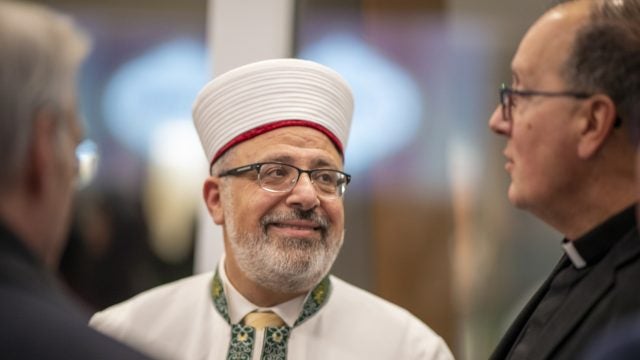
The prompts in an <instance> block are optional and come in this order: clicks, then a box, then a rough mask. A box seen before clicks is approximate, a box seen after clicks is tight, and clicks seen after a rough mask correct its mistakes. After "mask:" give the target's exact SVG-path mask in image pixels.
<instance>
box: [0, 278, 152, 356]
mask: <svg viewBox="0 0 640 360" xmlns="http://www.w3.org/2000/svg"><path fill="white" fill-rule="evenodd" d="M0 299H1V300H0V305H1V306H0V324H2V326H0V354H2V358H3V359H8V360H9V359H16V360H17V359H21V360H24V359H58V358H59V359H99V360H100V359H125V360H126V359H147V358H146V357H145V356H143V355H141V354H139V353H136V352H135V351H133V350H132V349H130V348H128V347H126V346H125V345H122V344H120V343H118V342H116V341H115V340H112V339H111V338H108V337H106V336H104V335H102V334H100V333H98V332H96V331H95V330H93V329H91V328H89V326H88V325H87V324H86V323H85V322H84V321H83V317H82V316H80V315H79V314H77V313H75V312H74V311H73V310H72V309H71V308H68V309H65V308H61V307H59V306H57V305H56V304H52V303H50V302H48V301H47V300H46V299H42V298H38V297H34V296H32V295H31V294H29V293H26V292H23V291H16V289H13V288H6V287H3V288H0Z"/></svg>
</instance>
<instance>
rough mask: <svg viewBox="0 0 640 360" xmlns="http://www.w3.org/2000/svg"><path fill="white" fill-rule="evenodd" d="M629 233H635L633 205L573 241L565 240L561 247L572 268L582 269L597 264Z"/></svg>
mask: <svg viewBox="0 0 640 360" xmlns="http://www.w3.org/2000/svg"><path fill="white" fill-rule="evenodd" d="M629 231H636V205H635V204H634V205H632V206H630V207H628V208H626V209H624V210H623V211H621V212H620V213H618V214H616V215H614V216H613V217H611V218H609V219H608V220H606V221H605V222H604V223H602V224H600V225H598V226H597V227H596V228H594V229H593V230H591V231H589V232H588V233H587V234H585V235H583V236H582V237H580V238H578V239H576V240H574V241H570V240H568V239H566V238H565V239H564V240H563V241H562V247H563V248H564V251H565V253H566V254H567V257H568V258H569V259H570V260H571V262H572V263H573V266H575V267H576V268H578V269H582V268H585V267H587V266H590V265H593V264H595V263H597V262H598V260H600V259H601V258H602V257H603V256H604V255H605V254H606V253H607V252H608V251H609V249H610V248H611V247H612V246H613V245H614V244H615V242H616V241H617V240H618V239H621V238H622V237H623V236H624V235H625V234H626V233H628V232H629Z"/></svg>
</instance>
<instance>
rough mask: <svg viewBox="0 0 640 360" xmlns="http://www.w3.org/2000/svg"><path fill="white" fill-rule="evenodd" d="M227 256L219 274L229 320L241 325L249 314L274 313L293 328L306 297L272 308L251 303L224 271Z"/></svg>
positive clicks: (220, 266) (223, 256)
mask: <svg viewBox="0 0 640 360" xmlns="http://www.w3.org/2000/svg"><path fill="white" fill-rule="evenodd" d="M225 258H226V256H225V255H224V254H223V255H222V258H221V259H220V263H219V264H218V273H219V274H220V280H221V281H222V286H223V288H224V293H225V295H226V297H227V306H228V307H229V308H228V309H227V311H228V312H229V319H230V320H231V323H232V324H237V323H239V322H240V321H241V320H242V319H243V318H244V317H245V315H247V314H248V313H250V312H252V311H254V310H259V311H273V312H274V313H276V314H277V315H278V316H280V318H281V319H282V320H284V322H285V323H286V324H287V325H288V326H289V327H293V325H294V324H295V322H296V320H298V317H299V316H300V313H301V312H302V307H303V306H304V300H305V299H306V296H307V295H306V294H305V295H300V296H298V297H295V298H293V299H291V300H289V301H287V302H284V303H282V304H278V305H275V306H271V307H260V306H258V305H255V304H253V303H252V302H251V301H249V300H247V298H245V297H244V296H243V295H242V294H240V292H239V291H238V290H236V288H235V287H233V285H232V284H231V282H230V281H229V278H227V273H226V272H225V269H224V262H225Z"/></svg>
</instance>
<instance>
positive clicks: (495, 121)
mask: <svg viewBox="0 0 640 360" xmlns="http://www.w3.org/2000/svg"><path fill="white" fill-rule="evenodd" d="M489 128H490V129H491V130H492V131H493V132H495V133H496V134H498V135H505V136H508V135H509V134H510V133H511V121H509V120H507V119H505V118H504V116H503V112H502V106H500V105H498V106H497V107H496V109H495V110H494V111H493V114H491V117H490V118H489Z"/></svg>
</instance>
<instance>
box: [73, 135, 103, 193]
mask: <svg viewBox="0 0 640 360" xmlns="http://www.w3.org/2000/svg"><path fill="white" fill-rule="evenodd" d="M76 159H77V160H78V173H77V178H76V186H77V187H78V188H79V189H81V188H83V187H85V186H87V185H88V184H89V183H90V182H91V180H93V178H94V177H95V175H96V172H97V170H98V161H99V159H100V156H99V154H98V146H97V145H96V143H95V142H93V141H91V140H89V139H85V140H83V141H82V142H80V144H78V146H77V147H76Z"/></svg>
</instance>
